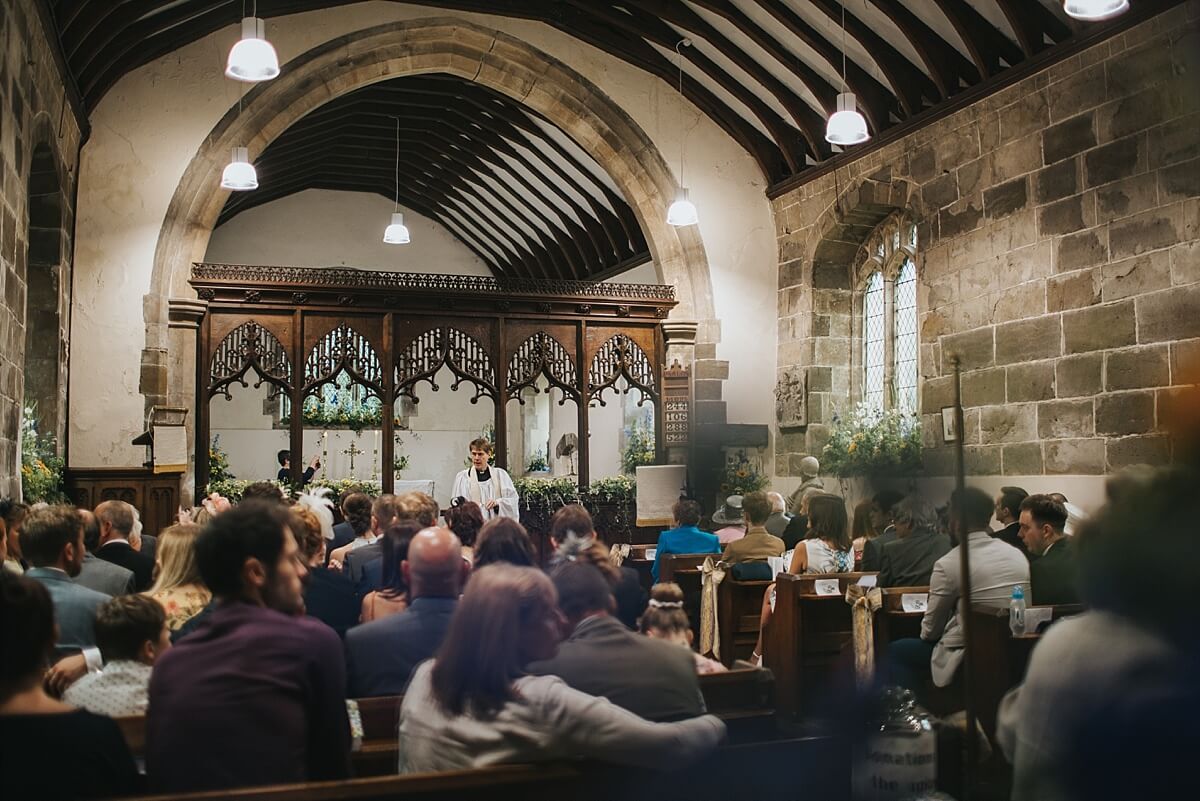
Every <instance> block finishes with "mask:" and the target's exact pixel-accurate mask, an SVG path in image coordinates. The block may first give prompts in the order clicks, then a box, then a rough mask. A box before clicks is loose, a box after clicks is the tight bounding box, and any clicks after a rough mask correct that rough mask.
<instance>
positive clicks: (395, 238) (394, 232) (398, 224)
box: [383, 117, 411, 245]
mask: <svg viewBox="0 0 1200 801" xmlns="http://www.w3.org/2000/svg"><path fill="white" fill-rule="evenodd" d="M399 209H400V118H399V117H397V118H396V205H395V206H393V207H392V223H391V225H389V226H388V227H387V229H386V230H385V231H384V232H383V241H384V242H385V243H387V244H389V245H407V244H408V243H409V242H410V241H411V237H410V236H409V234H408V226H407V225H405V224H404V214H403V212H401V211H400V210H399Z"/></svg>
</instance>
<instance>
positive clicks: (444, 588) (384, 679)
mask: <svg viewBox="0 0 1200 801" xmlns="http://www.w3.org/2000/svg"><path fill="white" fill-rule="evenodd" d="M400 570H401V571H402V572H403V573H404V581H405V583H407V584H408V597H409V602H408V608H407V609H406V610H404V611H403V612H401V613H400V614H397V615H391V616H389V617H385V618H382V619H380V620H373V621H371V622H370V623H364V624H362V625H361V626H355V627H354V628H352V629H350V630H349V631H347V632H346V676H347V685H348V688H349V694H350V695H351V696H352V697H355V698H369V697H372V696H380V695H398V694H400V693H402V692H404V690H405V688H406V687H408V680H409V677H410V676H411V675H412V672H413V669H414V668H416V666H417V665H419V664H421V663H422V662H424V661H425V660H426V659H428V658H429V657H431V656H433V652H434V651H436V650H437V649H438V647H439V646H441V644H442V640H443V639H444V638H445V636H446V630H447V629H449V627H450V618H451V616H452V615H453V614H454V609H455V607H456V606H457V605H458V596H459V595H460V594H461V593H462V586H463V584H464V582H466V580H467V575H468V573H469V572H470V566H469V565H468V564H467V563H466V561H465V560H464V559H463V558H462V543H460V542H459V541H458V537H456V536H455V535H454V533H453V532H452V531H450V530H449V529H445V528H426V529H422V530H421V531H420V532H418V533H417V535H416V536H415V537H413V539H412V542H411V543H410V544H409V546H408V558H407V559H405V560H404V561H403V562H401V563H400Z"/></svg>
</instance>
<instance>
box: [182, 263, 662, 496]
mask: <svg viewBox="0 0 1200 801" xmlns="http://www.w3.org/2000/svg"><path fill="white" fill-rule="evenodd" d="M191 284H192V286H193V287H194V288H195V289H196V292H197V294H198V295H199V297H200V299H201V300H204V301H207V302H208V310H207V313H206V315H205V317H204V320H203V322H202V324H201V326H200V329H199V342H198V343H197V344H198V347H197V353H198V356H199V358H198V367H197V382H196V383H197V403H196V417H195V419H196V443H197V448H196V456H197V458H196V486H197V488H198V490H197V494H200V493H201V492H202V491H203V490H202V488H203V487H205V486H206V484H207V483H208V480H209V453H208V445H209V443H210V442H211V433H210V432H211V430H212V428H213V426H212V417H211V412H210V401H211V400H212V399H213V398H214V397H219V398H223V399H226V400H228V399H231V398H232V395H231V389H234V390H235V391H236V389H238V388H254V389H255V390H259V391H260V392H265V400H264V407H267V406H270V407H271V408H273V409H274V410H275V411H274V414H275V417H274V420H275V426H276V428H278V430H279V438H280V439H279V441H280V443H281V444H280V447H281V448H282V447H289V448H290V450H291V452H292V453H293V454H301V453H304V451H305V449H304V447H303V445H304V428H305V420H304V414H292V413H290V410H297V409H304V404H305V402H306V400H311V399H312V398H313V397H314V395H317V394H318V393H320V392H322V387H329V386H331V385H332V386H334V387H341V388H342V390H343V391H351V392H353V393H356V395H355V397H356V398H359V399H360V400H361V402H362V403H364V404H366V405H368V406H370V408H378V409H379V410H380V413H379V417H378V420H379V422H378V425H379V427H380V428H381V430H382V431H381V433H382V437H381V441H380V442H379V443H378V450H379V452H378V453H377V456H378V457H379V458H380V464H381V465H392V464H393V459H394V457H395V453H394V448H395V440H394V435H395V434H396V433H397V432H398V430H399V429H398V426H397V423H398V421H399V417H397V416H396V415H395V414H393V413H392V410H393V408H394V404H396V403H397V402H400V403H409V404H413V405H414V406H415V404H417V403H418V402H419V401H420V400H421V399H422V398H424V399H425V400H426V401H428V399H429V398H430V395H429V392H445V391H447V390H449V391H451V392H464V393H466V397H467V398H468V399H469V400H470V401H471V403H478V402H481V401H491V402H492V403H493V405H494V409H495V415H494V420H493V421H492V423H493V425H494V432H495V446H496V461H497V463H498V464H500V465H501V466H504V467H507V466H508V465H507V464H506V461H507V459H506V453H507V444H508V443H507V436H508V425H507V419H506V415H507V413H508V412H509V409H508V401H510V400H517V401H518V402H519V403H521V404H524V403H525V397H526V396H528V395H529V393H531V392H532V393H537V392H538V391H539V390H538V388H539V386H540V387H541V388H542V389H541V391H543V392H551V398H552V399H553V400H554V403H556V404H558V405H564V404H566V402H567V401H568V400H572V401H574V403H575V407H576V409H577V410H578V419H577V431H578V480H579V483H580V485H581V486H586V485H587V483H588V482H589V463H588V453H589V448H588V445H589V437H588V436H587V435H586V434H587V432H588V431H589V430H590V427H589V409H592V410H595V409H596V408H598V407H601V406H605V405H606V403H607V402H608V401H611V399H612V397H613V395H614V393H616V394H621V393H633V396H634V397H636V398H637V403H638V404H639V405H641V404H651V405H654V406H655V407H658V406H659V405H660V401H661V397H662V381H663V367H664V364H663V363H664V360H665V347H664V341H663V333H662V328H661V321H662V320H663V319H665V318H666V317H667V314H668V313H669V312H670V310H671V308H672V307H673V306H674V305H675V296H674V289H673V287H670V286H660V285H652V284H618V283H592V282H583V281H558V280H540V281H533V280H524V279H497V278H492V277H486V276H461V275H425V274H417V273H389V272H377V271H367V270H352V269H315V268H291V267H247V266H238V265H224V264H196V265H194V267H193V270H192V277H191ZM446 370H448V371H449V374H451V375H452V376H453V380H451V381H450V382H449V386H446V385H445V383H441V384H439V381H441V382H445V378H444V376H445V375H446V372H445V371H446ZM439 375H441V376H443V378H440V379H439ZM347 387H348V388H349V390H347V389H346V388H347ZM552 390H553V391H552ZM422 393H423V394H422ZM419 394H420V397H418V396H419ZM372 404H377V406H371V405H372ZM658 412H659V410H658V409H657V408H656V409H655V414H654V425H655V442H656V443H657V456H658V459H657V460H658V461H659V462H661V461H662V460H663V446H664V438H663V428H662V427H663V422H662V421H663V415H662V414H661V413H658ZM309 430H310V431H312V428H311V427H310V429H309ZM285 432H286V438H284V435H285ZM593 433H601V432H593ZM368 445H369V443H368ZM466 445H467V443H466V442H465V441H464V442H462V443H460V444H459V445H458V447H459V448H460V449H461V451H462V456H463V458H464V459H465V456H466ZM361 452H362V451H356V453H361ZM455 457H456V458H457V454H455ZM272 458H273V454H272ZM301 461H302V460H301V459H300V458H296V459H293V460H292V463H291V465H290V467H291V473H292V478H293V479H298V478H300V475H301V473H302V472H303V470H304V468H305V465H304V464H302V463H301ZM263 477H266V476H256V478H263ZM378 478H379V481H380V484H381V486H382V489H383V491H385V492H389V491H391V490H392V489H393V487H394V476H393V471H392V470H389V469H383V470H381V471H380V474H379V476H378ZM439 489H441V488H440V487H439ZM439 494H441V493H439Z"/></svg>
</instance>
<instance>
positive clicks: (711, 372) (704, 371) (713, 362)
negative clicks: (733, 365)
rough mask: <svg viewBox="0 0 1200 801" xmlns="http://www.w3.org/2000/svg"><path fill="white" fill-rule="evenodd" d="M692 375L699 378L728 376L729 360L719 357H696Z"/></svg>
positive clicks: (723, 377) (722, 377) (724, 377)
mask: <svg viewBox="0 0 1200 801" xmlns="http://www.w3.org/2000/svg"><path fill="white" fill-rule="evenodd" d="M694 369H695V373H694V377H695V378H696V379H701V378H720V379H726V378H729V362H727V361H724V360H720V359H697V360H696V365H695V368H694Z"/></svg>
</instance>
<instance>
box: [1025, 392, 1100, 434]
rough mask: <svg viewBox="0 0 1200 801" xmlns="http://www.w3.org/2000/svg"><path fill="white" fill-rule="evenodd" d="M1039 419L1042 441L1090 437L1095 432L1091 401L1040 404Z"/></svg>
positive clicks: (1061, 401) (1063, 401)
mask: <svg viewBox="0 0 1200 801" xmlns="http://www.w3.org/2000/svg"><path fill="white" fill-rule="evenodd" d="M1037 418H1038V422H1037V431H1038V436H1039V437H1041V438H1042V439H1069V438H1074V437H1090V436H1092V433H1093V432H1094V430H1095V426H1094V421H1093V418H1092V401H1091V400H1090V399H1088V400H1059V401H1047V402H1046V403H1039V404H1038V406H1037Z"/></svg>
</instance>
